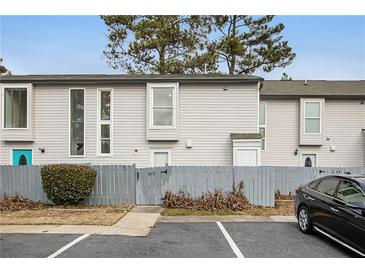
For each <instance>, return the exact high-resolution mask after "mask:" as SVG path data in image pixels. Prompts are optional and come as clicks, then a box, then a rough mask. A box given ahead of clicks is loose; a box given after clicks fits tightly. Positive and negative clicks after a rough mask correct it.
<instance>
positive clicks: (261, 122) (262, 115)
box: [259, 102, 266, 150]
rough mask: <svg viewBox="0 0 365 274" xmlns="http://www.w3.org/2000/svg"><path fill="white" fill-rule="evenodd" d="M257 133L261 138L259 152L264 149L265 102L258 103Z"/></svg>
mask: <svg viewBox="0 0 365 274" xmlns="http://www.w3.org/2000/svg"><path fill="white" fill-rule="evenodd" d="M259 114H260V115H259V116H260V117H259V125H260V126H259V131H260V134H261V137H262V140H261V150H265V149H266V102H260V110H259Z"/></svg>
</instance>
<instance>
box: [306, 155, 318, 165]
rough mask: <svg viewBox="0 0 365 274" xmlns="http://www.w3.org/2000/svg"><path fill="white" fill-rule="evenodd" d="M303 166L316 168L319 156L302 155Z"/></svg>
mask: <svg viewBox="0 0 365 274" xmlns="http://www.w3.org/2000/svg"><path fill="white" fill-rule="evenodd" d="M302 166H304V167H316V166H317V155H316V154H302Z"/></svg>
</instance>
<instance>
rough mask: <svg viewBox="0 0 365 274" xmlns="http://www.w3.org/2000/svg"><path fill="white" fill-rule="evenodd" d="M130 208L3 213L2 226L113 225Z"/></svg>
mask: <svg viewBox="0 0 365 274" xmlns="http://www.w3.org/2000/svg"><path fill="white" fill-rule="evenodd" d="M130 208H131V206H129V205H113V206H84V205H76V206H47V207H44V208H39V209H25V210H18V211H1V212H0V216H1V218H0V225H113V224H115V223H116V222H117V221H119V220H120V219H121V218H122V217H123V216H124V215H125V214H126V213H127V212H128V211H129V209H130Z"/></svg>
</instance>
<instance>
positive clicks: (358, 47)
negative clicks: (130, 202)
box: [0, 16, 365, 80]
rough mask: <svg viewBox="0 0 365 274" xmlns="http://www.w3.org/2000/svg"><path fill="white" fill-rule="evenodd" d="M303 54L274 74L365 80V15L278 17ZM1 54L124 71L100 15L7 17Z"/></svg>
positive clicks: (45, 68)
mask: <svg viewBox="0 0 365 274" xmlns="http://www.w3.org/2000/svg"><path fill="white" fill-rule="evenodd" d="M275 22H282V23H284V24H285V26H286V28H285V30H284V32H283V34H284V36H285V39H287V40H288V41H289V44H290V45H291V47H292V48H293V49H294V51H295V52H296V53H297V57H296V59H295V60H294V62H293V64H291V65H290V66H288V67H286V68H285V69H276V70H274V71H273V72H270V73H263V72H260V71H257V72H256V73H255V74H256V75H259V76H263V77H265V79H280V76H281V74H282V73H283V72H286V73H287V74H289V75H290V76H292V77H293V79H328V80H336V79H345V80H351V79H365V16H277V17H276V18H275ZM0 31H1V32H0V56H1V57H2V58H3V59H4V64H5V65H6V66H7V67H8V68H9V69H10V70H11V71H12V72H13V74H51V73H121V71H115V70H113V69H111V68H109V67H108V66H107V64H106V62H105V60H104V59H103V56H102V51H103V49H104V48H105V46H106V44H107V39H106V32H107V28H106V26H105V25H104V23H103V21H102V20H101V19H100V17H98V16H1V20H0Z"/></svg>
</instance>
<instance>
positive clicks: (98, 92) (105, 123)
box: [96, 88, 114, 157]
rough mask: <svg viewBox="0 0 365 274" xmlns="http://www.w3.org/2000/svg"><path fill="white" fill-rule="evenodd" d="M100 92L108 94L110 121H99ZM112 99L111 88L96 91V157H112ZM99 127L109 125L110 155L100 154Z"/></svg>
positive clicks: (112, 91)
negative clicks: (107, 92)
mask: <svg viewBox="0 0 365 274" xmlns="http://www.w3.org/2000/svg"><path fill="white" fill-rule="evenodd" d="M102 91H109V92H110V120H101V117H100V111H101V100H100V95H101V92H102ZM113 98H114V89H113V88H98V90H97V115H96V125H97V138H96V147H97V152H96V155H97V156H98V157H112V156H113V118H114V112H113ZM101 125H109V126H110V153H101Z"/></svg>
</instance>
